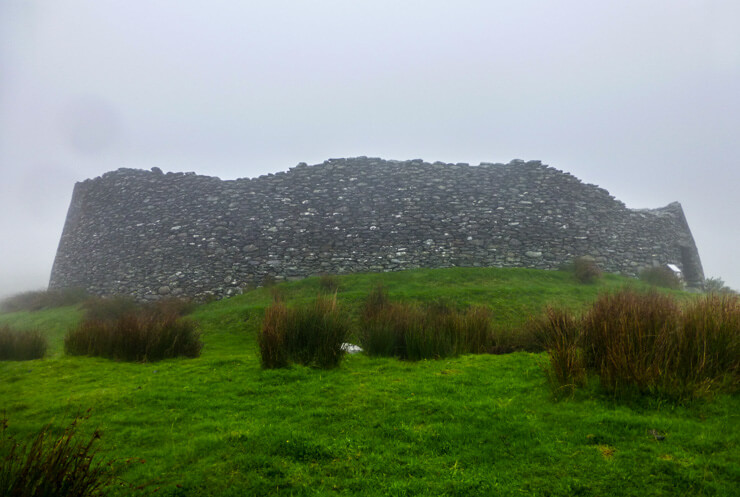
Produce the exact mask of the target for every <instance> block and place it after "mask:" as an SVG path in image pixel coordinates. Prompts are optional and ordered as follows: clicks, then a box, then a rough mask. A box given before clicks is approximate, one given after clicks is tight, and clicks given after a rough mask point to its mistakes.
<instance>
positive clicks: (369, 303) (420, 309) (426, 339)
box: [359, 287, 492, 360]
mask: <svg viewBox="0 0 740 497" xmlns="http://www.w3.org/2000/svg"><path fill="white" fill-rule="evenodd" d="M360 327H361V328H360V334H359V338H360V344H361V345H362V348H363V350H364V351H365V352H366V353H367V354H368V355H374V356H392V357H398V358H400V359H408V360H420V359H439V358H443V357H450V356H456V355H458V354H461V353H482V352H485V351H487V350H488V349H489V348H490V345H491V337H492V333H491V315H490V311H489V310H488V309H487V308H485V307H480V306H476V307H470V308H469V309H467V310H465V311H459V310H457V309H455V308H453V307H452V306H450V305H448V304H445V303H443V302H435V303H432V304H428V305H426V306H422V305H418V304H411V303H404V302H390V301H389V299H388V295H387V293H386V292H385V290H384V289H383V288H382V287H377V288H375V289H374V290H373V291H372V292H371V293H370V295H368V298H367V299H366V301H365V304H364V306H363V309H362V312H361V316H360Z"/></svg>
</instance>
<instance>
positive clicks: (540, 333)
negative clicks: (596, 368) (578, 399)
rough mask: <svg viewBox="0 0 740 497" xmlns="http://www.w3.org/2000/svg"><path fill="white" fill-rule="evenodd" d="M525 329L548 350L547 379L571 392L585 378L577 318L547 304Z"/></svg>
mask: <svg viewBox="0 0 740 497" xmlns="http://www.w3.org/2000/svg"><path fill="white" fill-rule="evenodd" d="M526 331H527V333H529V334H530V335H531V336H532V337H533V338H534V340H535V341H536V342H537V343H538V344H539V345H540V346H541V347H542V348H543V349H544V350H546V351H547V354H548V357H549V368H546V372H547V375H548V378H549V380H550V383H551V384H552V385H553V386H556V387H557V388H558V390H565V391H566V392H567V393H572V392H573V390H574V389H575V388H576V387H578V386H582V385H584V384H585V382H586V367H585V364H584V359H583V352H582V351H581V347H580V346H581V334H580V320H579V319H578V318H576V317H575V316H574V315H573V314H572V313H571V312H569V311H567V310H565V309H559V308H554V307H549V306H548V307H547V308H546V309H545V312H544V313H543V315H542V316H540V317H538V318H534V319H531V320H530V321H529V322H528V323H527V325H526Z"/></svg>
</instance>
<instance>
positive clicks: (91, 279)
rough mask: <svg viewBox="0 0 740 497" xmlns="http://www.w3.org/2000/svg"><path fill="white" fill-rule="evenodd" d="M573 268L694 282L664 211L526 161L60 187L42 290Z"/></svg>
mask: <svg viewBox="0 0 740 497" xmlns="http://www.w3.org/2000/svg"><path fill="white" fill-rule="evenodd" d="M577 256H589V257H592V258H593V259H594V260H595V261H597V262H598V264H599V265H600V266H601V267H602V269H604V270H605V271H608V272H615V273H622V274H626V275H636V274H637V273H638V272H639V270H640V268H642V267H646V266H652V265H654V264H667V263H672V264H675V265H676V266H678V267H679V268H681V270H682V271H683V273H684V275H685V277H686V279H687V281H688V283H689V284H690V285H692V286H701V285H702V284H703V278H704V275H703V270H702V267H701V260H700V258H699V253H698V251H697V249H696V245H695V244H694V240H693V237H692V236H691V231H690V230H689V227H688V224H687V223H686V219H685V217H684V214H683V210H682V209H681V206H680V204H678V203H673V204H670V205H668V206H667V207H664V208H661V209H654V210H631V209H627V208H626V207H625V205H624V204H623V203H621V202H619V201H617V200H615V199H614V198H613V197H611V196H610V195H609V193H608V192H607V191H606V190H603V189H601V188H598V187H596V186H594V185H589V184H584V183H582V182H581V181H579V180H578V179H577V178H575V177H573V176H572V175H570V174H567V173H563V172H562V171H559V170H557V169H554V168H551V167H547V166H544V165H542V164H541V163H540V162H539V161H530V162H524V161H521V160H516V161H512V162H510V163H509V164H490V163H482V164H481V165H480V166H469V165H467V164H464V163H460V164H444V163H434V164H430V163H426V162H424V161H422V160H420V159H417V160H412V161H385V160H381V159H377V158H367V157H358V158H352V159H330V160H327V161H325V162H324V163H322V164H318V165H315V166H306V165H305V164H299V165H298V166H296V167H295V168H293V169H291V170H290V171H288V172H281V173H277V174H269V175H266V176H260V177H258V178H254V179H238V180H234V181H221V180H220V179H218V178H212V177H207V176H198V175H195V174H194V173H167V174H162V173H161V172H158V171H152V172H150V171H141V170H135V169H119V170H117V171H113V172H109V173H106V174H104V175H103V176H102V177H99V178H95V179H90V180H86V181H84V182H82V183H78V184H77V185H75V189H74V193H73V196H72V202H71V204H70V207H69V212H68V214H67V221H66V223H65V226H64V232H63V234H62V238H61V241H60V243H59V249H58V251H57V255H56V259H55V261H54V267H53V269H52V274H51V280H50V284H49V286H50V287H51V288H62V287H72V286H79V287H83V288H85V289H87V290H88V291H90V292H92V293H94V294H99V295H110V294H128V295H132V296H134V297H136V298H139V299H154V298H158V296H161V295H168V294H169V295H187V296H191V297H196V298H206V297H209V296H217V297H223V296H226V295H235V294H237V293H239V292H240V291H241V289H242V288H243V287H245V286H248V285H258V284H261V282H263V281H265V280H266V278H268V279H269V278H274V279H275V280H283V279H291V280H292V279H296V278H299V277H305V276H310V275H315V274H320V273H347V272H355V271H363V272H366V271H376V272H382V271H397V270H402V269H409V268H417V267H452V266H521V267H533V268H542V269H556V268H558V267H560V266H561V265H562V264H563V263H566V262H569V261H571V260H572V259H573V258H574V257H577Z"/></svg>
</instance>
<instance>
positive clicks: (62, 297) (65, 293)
mask: <svg viewBox="0 0 740 497" xmlns="http://www.w3.org/2000/svg"><path fill="white" fill-rule="evenodd" d="M86 298H88V294H87V292H86V291H85V290H83V289H81V288H61V289H56V290H35V291H30V292H23V293H19V294H16V295H12V296H10V297H7V298H5V299H3V300H2V301H0V311H3V312H18V311H40V310H42V309H52V308H54V307H64V306H68V305H76V304H79V303H81V302H83V301H84V300H85V299H86Z"/></svg>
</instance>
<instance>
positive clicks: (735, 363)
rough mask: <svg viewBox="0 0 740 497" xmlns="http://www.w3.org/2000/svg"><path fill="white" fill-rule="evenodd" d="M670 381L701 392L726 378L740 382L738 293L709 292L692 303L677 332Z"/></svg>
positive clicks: (732, 383)
mask: <svg viewBox="0 0 740 497" xmlns="http://www.w3.org/2000/svg"><path fill="white" fill-rule="evenodd" d="M674 347H675V356H676V357H675V360H674V362H673V367H672V371H673V374H672V376H673V380H674V383H675V385H674V386H675V387H676V388H677V389H679V391H680V392H687V391H689V392H693V393H695V394H696V393H699V394H700V393H702V392H708V391H710V390H712V389H713V387H714V386H715V384H716V383H718V382H721V381H722V380H728V381H729V383H730V385H729V387H730V389H732V390H736V389H737V387H738V386H739V385H740V296H738V295H730V294H722V295H718V294H712V295H708V296H706V297H703V298H700V299H697V300H695V301H693V302H691V303H690V304H689V305H688V306H687V307H686V308H685V309H684V311H683V313H682V314H681V327H680V333H677V334H676V343H675V344H674Z"/></svg>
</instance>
